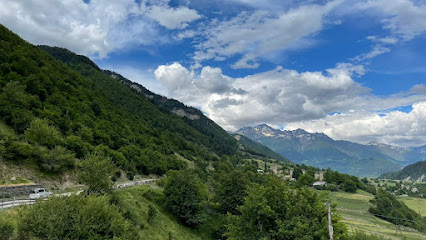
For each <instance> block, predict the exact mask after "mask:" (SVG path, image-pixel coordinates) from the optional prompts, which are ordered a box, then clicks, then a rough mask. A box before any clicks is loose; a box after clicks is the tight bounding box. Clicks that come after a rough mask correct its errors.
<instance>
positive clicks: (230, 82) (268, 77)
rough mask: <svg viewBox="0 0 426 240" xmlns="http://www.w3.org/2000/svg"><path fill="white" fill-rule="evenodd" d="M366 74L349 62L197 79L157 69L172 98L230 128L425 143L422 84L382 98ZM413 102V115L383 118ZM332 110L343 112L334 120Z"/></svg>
mask: <svg viewBox="0 0 426 240" xmlns="http://www.w3.org/2000/svg"><path fill="white" fill-rule="evenodd" d="M362 74H364V68H363V67H362V66H360V65H352V64H347V63H342V64H337V65H336V67H335V68H331V69H327V70H326V71H325V72H309V71H307V72H297V71H295V70H289V69H284V68H282V67H278V68H276V69H274V70H271V71H267V72H263V73H258V74H254V75H250V76H246V77H244V78H231V77H228V76H225V75H223V74H222V71H221V69H219V68H212V67H204V68H202V69H201V73H200V74H199V75H197V74H195V73H194V72H193V71H189V70H187V69H186V68H185V67H183V66H182V65H180V64H179V63H173V64H171V65H162V66H160V67H158V69H157V70H156V71H155V76H156V78H157V79H158V80H159V81H161V82H162V83H163V84H164V86H165V87H166V88H167V89H168V96H169V97H174V98H176V99H178V100H180V101H182V102H184V103H186V104H189V105H193V106H197V107H201V110H202V111H203V112H205V113H206V114H207V116H208V117H209V118H211V119H212V120H213V121H215V122H216V123H218V124H219V125H221V126H222V127H224V128H225V129H227V130H236V129H238V128H240V127H243V126H248V125H255V124H259V123H268V124H272V125H278V124H283V123H288V124H289V125H288V127H289V128H297V127H301V128H304V129H306V130H308V131H312V132H317V131H321V132H325V133H326V134H329V135H330V136H331V137H335V138H337V139H346V140H352V141H357V142H368V141H372V140H379V139H384V140H383V141H385V142H386V143H392V144H399V145H404V144H417V143H420V142H421V141H422V140H425V139H424V138H425V137H423V136H426V135H425V134H424V131H425V130H424V128H425V125H424V124H425V123H426V121H425V119H424V116H425V115H424V114H425V112H424V109H425V106H426V94H424V91H425V89H426V87H425V86H424V85H416V86H414V87H413V88H412V89H411V90H410V91H409V92H405V93H399V94H395V95H391V96H388V97H377V96H374V95H372V94H371V93H370V89H368V88H365V87H362V86H361V85H359V84H358V83H357V82H355V81H354V80H353V77H354V76H356V75H362ZM421 102H423V103H421ZM416 103H418V104H416ZM420 103H421V104H420ZM412 104H414V105H413V111H412V112H411V113H409V114H407V113H403V112H398V111H393V112H390V113H388V114H387V116H385V117H383V116H380V115H379V113H381V112H382V110H383V109H393V108H397V107H399V106H407V105H412ZM330 112H342V113H343V114H338V115H333V116H329V115H328V114H329V113H330ZM404 121H405V122H404ZM423 122H424V123H423ZM385 123H386V124H385ZM410 123H412V125H410V126H408V125H409V124H410ZM389 124H390V125H389ZM416 124H417V125H416ZM409 127H411V128H410V129H409V130H407V129H408V128H409ZM386 129H387V130H386ZM413 129H414V130H413ZM393 131H394V132H393ZM405 132H406V133H405ZM382 133H383V134H382ZM421 133H423V136H421V137H420V135H421ZM384 136H386V137H384ZM392 136H394V137H392Z"/></svg>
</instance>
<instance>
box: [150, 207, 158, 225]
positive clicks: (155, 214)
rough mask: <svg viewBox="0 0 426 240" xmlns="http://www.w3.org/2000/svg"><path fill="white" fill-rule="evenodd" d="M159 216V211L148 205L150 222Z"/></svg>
mask: <svg viewBox="0 0 426 240" xmlns="http://www.w3.org/2000/svg"><path fill="white" fill-rule="evenodd" d="M156 216H157V210H156V209H155V207H154V206H152V205H151V204H149V205H148V222H149V223H150V222H152V221H153V220H154V218H155V217H156Z"/></svg>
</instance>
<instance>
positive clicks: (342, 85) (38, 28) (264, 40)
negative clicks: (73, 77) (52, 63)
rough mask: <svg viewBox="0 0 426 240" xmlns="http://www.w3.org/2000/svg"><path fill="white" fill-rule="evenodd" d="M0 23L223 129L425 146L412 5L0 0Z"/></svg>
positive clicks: (424, 70)
mask: <svg viewBox="0 0 426 240" xmlns="http://www.w3.org/2000/svg"><path fill="white" fill-rule="evenodd" d="M0 23H1V24H3V25H5V26H6V27H8V28H9V29H11V30H12V31H14V32H15V33H17V34H19V35H20V36H21V37H22V38H24V39H25V40H27V41H29V42H30V43H32V44H45V45H51V46H59V47H64V48H68V49H70V50H71V51H74V52H76V53H78V54H82V55H86V56H89V57H90V58H91V59H92V60H93V61H94V62H95V63H96V64H98V65H99V66H100V67H101V68H103V69H109V70H113V71H116V72H118V73H120V74H122V75H123V76H125V77H127V78H129V79H130V80H132V81H134V82H138V83H140V84H142V85H143V86H145V87H146V88H148V89H150V90H151V91H153V92H156V93H158V94H161V95H164V96H167V97H170V98H175V99H177V100H179V101H181V102H183V103H185V104H187V105H190V106H194V107H197V108H199V109H200V110H201V111H202V112H203V113H205V114H206V115H207V116H208V117H209V118H211V119H212V120H214V121H215V122H216V123H218V124H219V125H220V126H222V127H223V128H224V129H226V130H229V131H235V130H237V129H239V128H241V127H244V126H254V125H257V124H262V123H266V124H269V125H270V126H273V127H276V128H280V129H284V130H294V129H297V128H303V129H305V130H307V131H309V132H322V133H325V134H327V135H329V136H330V137H332V138H334V139H336V140H348V141H354V142H358V143H363V144H366V143H369V142H381V143H385V144H391V145H397V146H402V147H411V146H421V145H426V64H425V63H426V1H423V0H329V1H327V0H156V1H154V0H115V1H102V0H85V1H83V0H44V1H37V0H25V1H15V0H0Z"/></svg>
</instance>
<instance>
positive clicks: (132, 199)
mask: <svg viewBox="0 0 426 240" xmlns="http://www.w3.org/2000/svg"><path fill="white" fill-rule="evenodd" d="M148 191H151V194H150V195H158V194H161V191H160V190H155V189H152V188H150V187H149V186H137V187H131V188H127V189H124V190H121V191H119V192H117V193H118V194H117V197H118V199H119V204H118V205H119V207H120V208H121V210H122V211H123V212H126V211H127V212H129V213H130V219H131V220H132V221H134V222H135V224H136V225H138V226H139V228H140V231H139V236H140V237H141V239H150V240H164V239H169V233H171V236H172V239H185V240H201V239H205V240H208V239H209V238H208V237H207V236H204V235H203V234H201V233H199V232H196V231H194V230H191V229H190V228H188V227H185V226H183V225H181V224H179V223H178V222H177V220H176V219H175V218H174V217H173V216H171V215H170V214H168V213H166V212H165V211H164V210H163V209H162V207H161V206H159V205H158V204H156V203H155V201H153V200H151V201H150V200H148V199H147V198H145V197H144V196H146V192H148ZM149 204H151V205H153V206H154V207H155V209H156V210H157V215H156V217H155V218H154V220H153V221H152V222H151V223H148V221H147V216H148V205H149ZM18 209H19V208H15V209H11V210H6V211H1V210H0V221H7V222H12V223H13V224H14V225H16V224H17V221H16V219H17V215H18Z"/></svg>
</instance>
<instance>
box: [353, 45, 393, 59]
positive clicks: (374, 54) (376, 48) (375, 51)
mask: <svg viewBox="0 0 426 240" xmlns="http://www.w3.org/2000/svg"><path fill="white" fill-rule="evenodd" d="M390 51H391V50H390V49H389V48H387V47H383V46H381V45H375V46H373V49H372V50H371V51H370V52H368V53H364V54H361V55H358V56H356V57H354V58H353V59H352V60H355V61H357V62H360V61H364V60H369V59H372V58H375V57H377V56H380V55H382V54H385V53H388V52H390Z"/></svg>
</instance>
